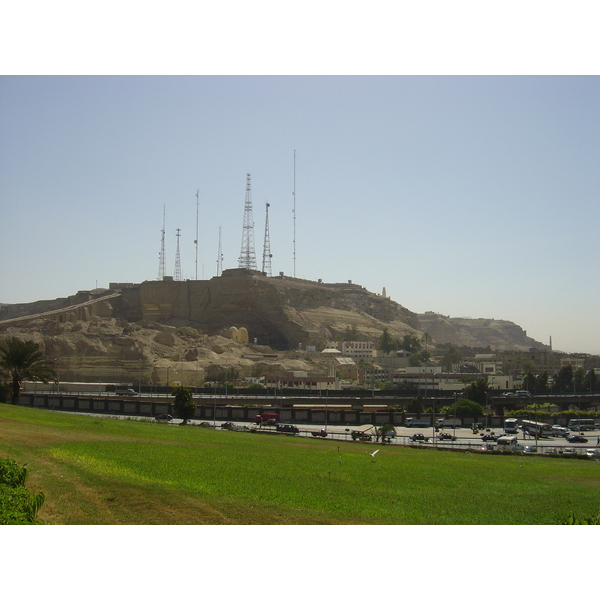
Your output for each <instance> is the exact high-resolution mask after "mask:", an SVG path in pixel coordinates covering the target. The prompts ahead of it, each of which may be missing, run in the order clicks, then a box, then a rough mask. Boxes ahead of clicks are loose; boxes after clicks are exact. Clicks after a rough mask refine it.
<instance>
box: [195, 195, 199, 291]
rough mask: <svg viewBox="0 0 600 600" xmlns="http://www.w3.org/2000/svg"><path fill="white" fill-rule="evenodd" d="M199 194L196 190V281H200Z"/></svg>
mask: <svg viewBox="0 0 600 600" xmlns="http://www.w3.org/2000/svg"><path fill="white" fill-rule="evenodd" d="M198 194H199V190H196V239H195V240H194V244H195V245H196V281H198V206H199V205H198V203H199V200H198Z"/></svg>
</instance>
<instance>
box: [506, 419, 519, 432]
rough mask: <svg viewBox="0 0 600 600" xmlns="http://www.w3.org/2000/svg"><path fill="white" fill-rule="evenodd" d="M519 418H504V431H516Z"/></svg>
mask: <svg viewBox="0 0 600 600" xmlns="http://www.w3.org/2000/svg"><path fill="white" fill-rule="evenodd" d="M518 422H519V419H506V420H505V421H504V433H517V424H518Z"/></svg>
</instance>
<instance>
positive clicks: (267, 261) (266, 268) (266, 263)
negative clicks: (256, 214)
mask: <svg viewBox="0 0 600 600" xmlns="http://www.w3.org/2000/svg"><path fill="white" fill-rule="evenodd" d="M269 206H271V205H270V204H269V203H268V202H267V205H266V208H267V216H266V218H265V243H264V246H263V262H262V270H263V273H264V274H265V275H267V277H271V258H272V257H273V255H272V254H271V240H270V239H269Z"/></svg>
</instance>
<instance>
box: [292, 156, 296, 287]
mask: <svg viewBox="0 0 600 600" xmlns="http://www.w3.org/2000/svg"><path fill="white" fill-rule="evenodd" d="M292 195H293V196H294V209H293V211H292V212H293V213H294V277H296V151H295V150H294V191H293V192H292Z"/></svg>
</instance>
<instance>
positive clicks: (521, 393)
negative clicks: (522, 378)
mask: <svg viewBox="0 0 600 600" xmlns="http://www.w3.org/2000/svg"><path fill="white" fill-rule="evenodd" d="M515 396H517V398H531V392H528V391H527V390H517V392H516V393H515Z"/></svg>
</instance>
